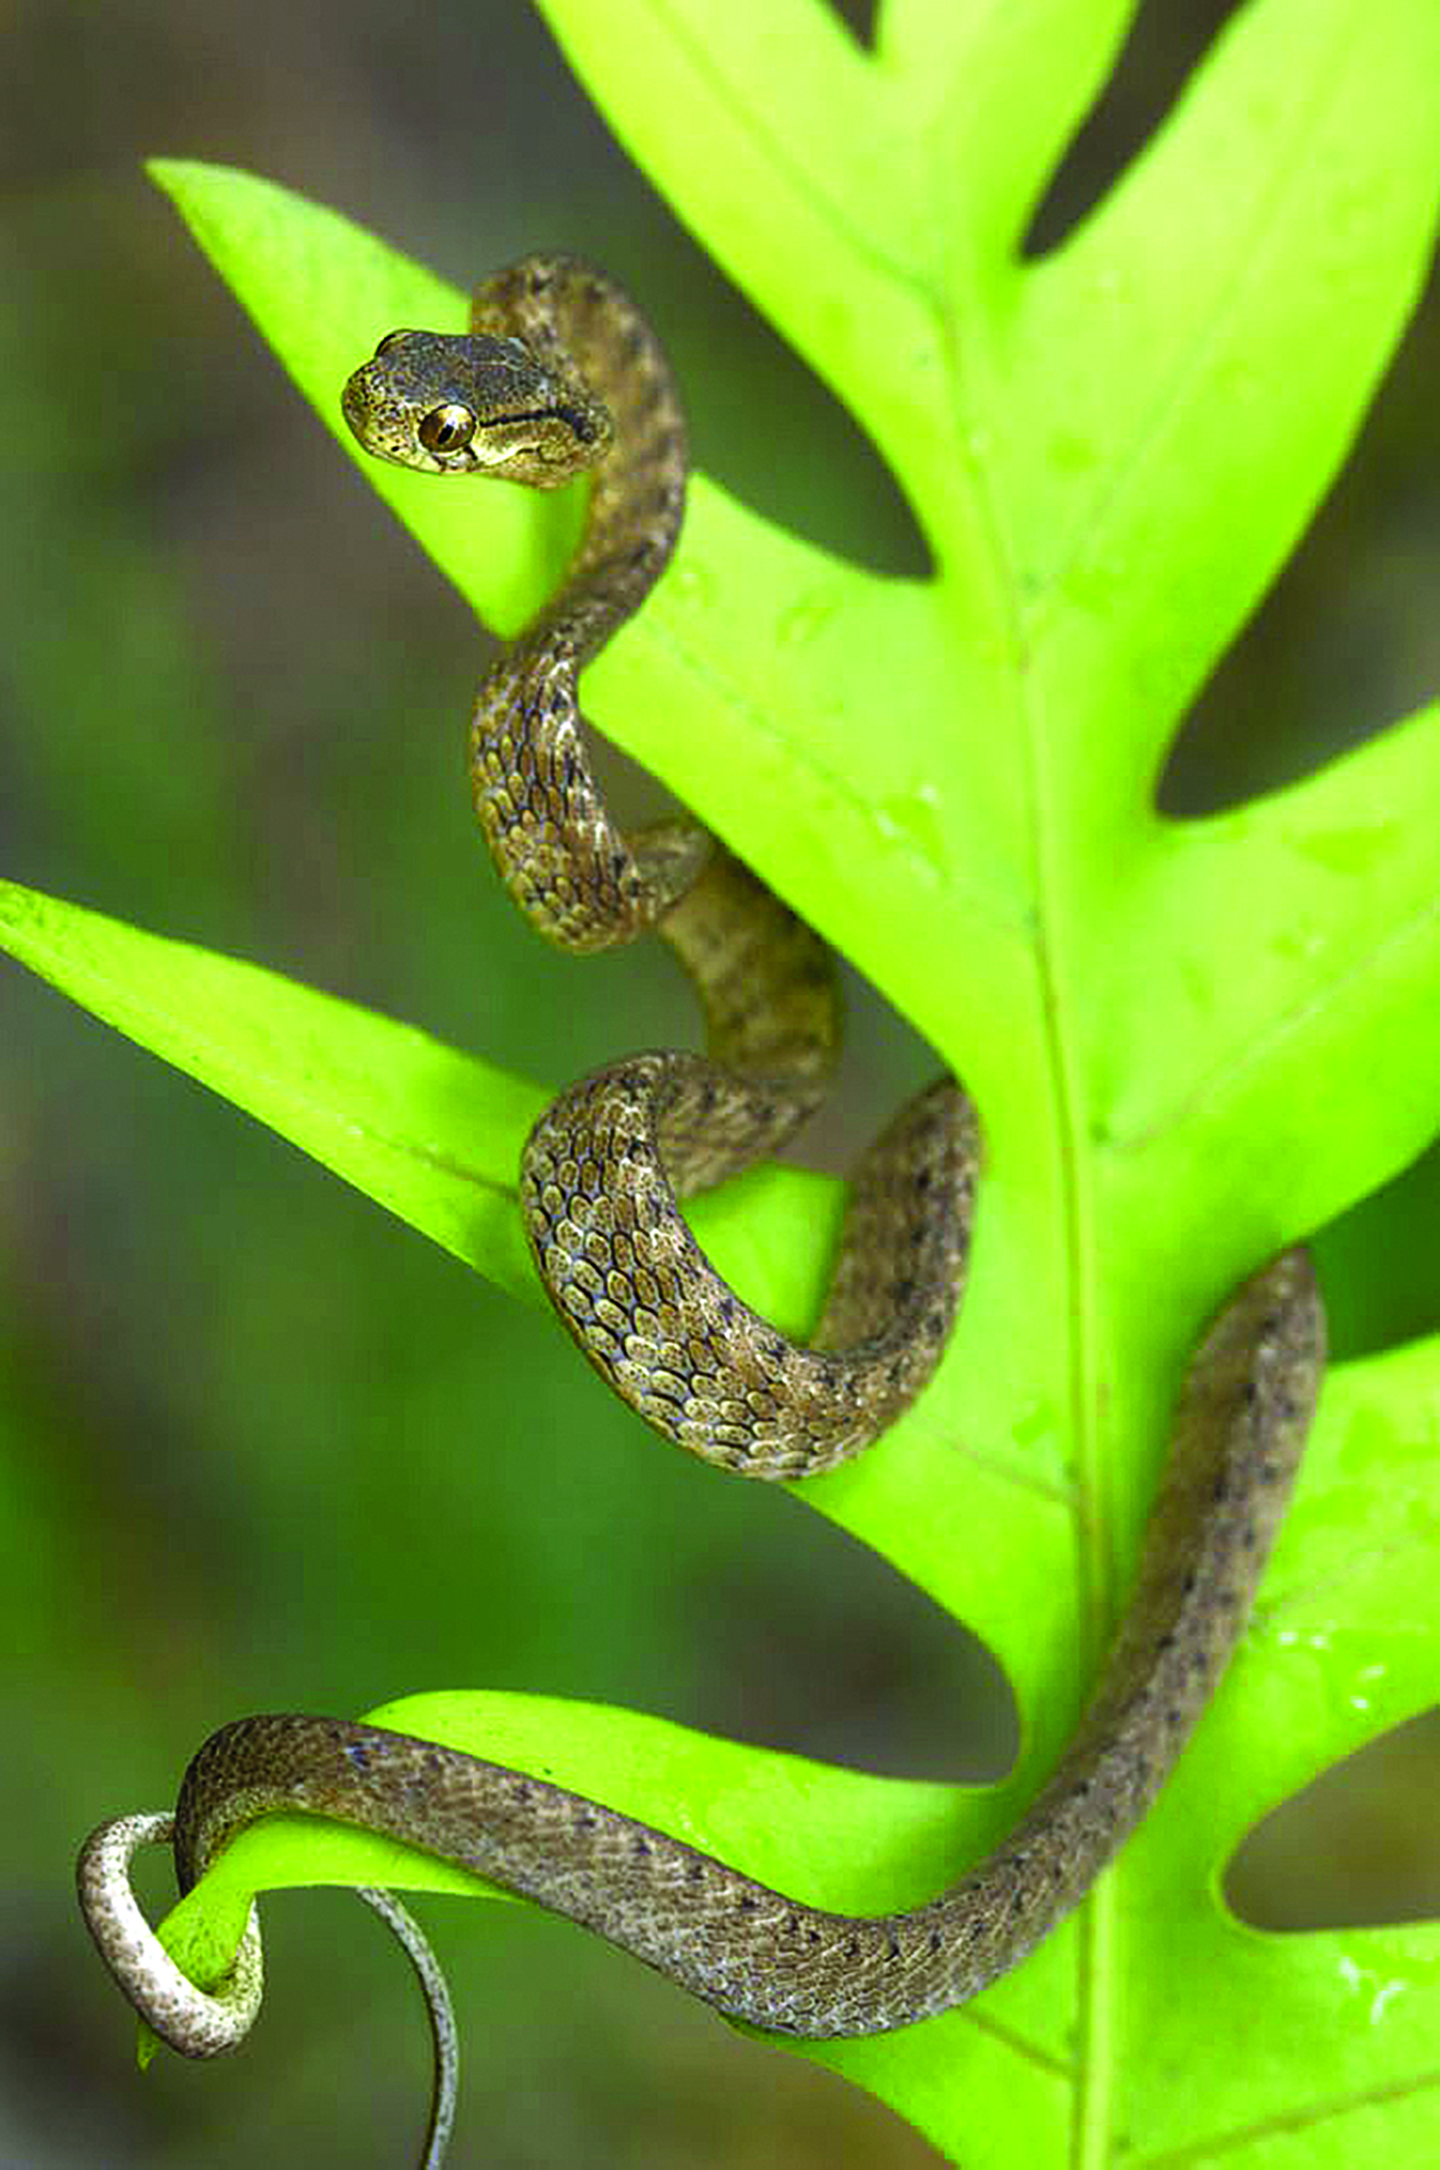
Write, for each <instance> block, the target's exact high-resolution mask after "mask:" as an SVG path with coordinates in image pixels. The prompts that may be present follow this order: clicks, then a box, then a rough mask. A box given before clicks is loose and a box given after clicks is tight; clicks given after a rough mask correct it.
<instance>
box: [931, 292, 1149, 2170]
mask: <svg viewBox="0 0 1440 2170" xmlns="http://www.w3.org/2000/svg"><path fill="white" fill-rule="evenodd" d="M1022 276H1024V274H1022ZM973 298H974V299H975V301H976V304H977V307H978V306H979V302H980V297H978V296H975V297H973ZM932 308H933V309H934V311H935V316H936V321H937V325H938V329H939V332H940V338H941V342H942V351H943V353H944V355H945V357H946V364H947V375H948V378H949V384H950V393H951V397H950V413H951V415H952V417H954V421H955V436H956V441H957V448H959V450H960V457H959V459H958V461H957V478H956V482H957V487H958V488H960V489H962V490H963V489H965V488H966V487H967V486H968V489H969V491H970V494H971V497H972V499H973V514H974V519H973V522H972V528H973V531H974V532H975V533H976V534H978V535H979V536H980V537H981V538H983V541H984V543H985V545H986V554H987V556H988V559H989V570H990V579H989V582H988V586H989V590H990V600H991V601H992V603H993V605H994V606H997V608H998V615H999V616H1000V618H1001V620H1002V623H1003V629H1004V634H1005V644H1004V648H1003V654H1004V655H1005V657H1006V658H1007V662H1006V664H1005V665H1004V666H1002V668H1003V669H1004V670H1005V671H1006V673H1007V674H1008V676H1009V678H1010V680H1011V692H1012V698H1011V715H1012V717H1013V721H1014V723H1015V726H1016V729H1017V733H1018V750H1017V761H1018V781H1019V787H1020V796H1021V803H1022V819H1023V823H1024V828H1025V832H1026V843H1027V848H1028V857H1029V871H1030V887H1031V892H1032V894H1033V896H1034V899H1035V912H1034V921H1033V927H1034V932H1033V950H1034V957H1035V967H1036V977H1037V986H1038V993H1039V998H1040V1006H1041V1019H1042V1034H1041V1036H1042V1041H1043V1044H1044V1046H1045V1048H1046V1049H1047V1050H1048V1055H1049V1060H1048V1062H1047V1064H1046V1080H1045V1082H1046V1087H1047V1091H1048V1097H1049V1100H1050V1103H1051V1110H1052V1120H1053V1127H1054V1135H1055V1137H1056V1140H1057V1144H1058V1151H1057V1154H1056V1169H1057V1181H1058V1184H1059V1189H1060V1209H1061V1215H1062V1219H1063V1224H1064V1232H1063V1244H1064V1250H1065V1256H1066V1260H1067V1268H1068V1270H1067V1274H1066V1279H1067V1281H1068V1284H1069V1288H1070V1291H1071V1296H1072V1301H1071V1302H1070V1303H1069V1304H1068V1305H1067V1306H1066V1315H1065V1318H1064V1319H1063V1320H1060V1321H1057V1322H1056V1331H1057V1332H1060V1333H1065V1335H1066V1352H1067V1356H1066V1374H1067V1382H1068V1384H1067V1400H1068V1403H1069V1410H1070V1434H1071V1440H1072V1445H1073V1462H1074V1468H1075V1483H1074V1501H1073V1505H1072V1508H1071V1512H1072V1518H1073V1524H1074V1530H1075V1553H1076V1570H1077V1584H1078V1587H1077V1591H1076V1610H1077V1614H1078V1618H1079V1625H1080V1629H1081V1637H1082V1642H1083V1644H1084V1646H1085V1648H1086V1650H1087V1652H1088V1654H1089V1657H1090V1660H1091V1666H1092V1670H1093V1666H1094V1665H1095V1664H1096V1663H1098V1660H1099V1657H1100V1653H1101V1650H1102V1648H1103V1641H1104V1635H1105V1631H1106V1628H1107V1626H1108V1623H1109V1620H1110V1618H1111V1614H1112V1611H1113V1606H1114V1601H1115V1590H1116V1580H1117V1572H1116V1560H1115V1555H1114V1550H1113V1547H1112V1546H1111V1545H1110V1543H1109V1542H1108V1541H1107V1536H1108V1517H1106V1516H1105V1515H1104V1514H1103V1513H1102V1512H1101V1511H1100V1510H1101V1509H1102V1506H1103V1494H1102V1490H1101V1467H1100V1453H1099V1444H1100V1443H1099V1436H1098V1426H1097V1424H1096V1422H1095V1416H1096V1412H1097V1411H1098V1408H1099V1397H1098V1387H1097V1342H1096V1336H1097V1330H1098V1329H1097V1306H1096V1292H1095V1286H1094V1278H1093V1275H1092V1274H1091V1272H1090V1270H1089V1267H1090V1261H1091V1260H1092V1259H1093V1257H1094V1243H1093V1226H1094V1198H1093V1184H1092V1182H1091V1181H1090V1179H1089V1169H1088V1164H1087V1160H1086V1156H1085V1152H1084V1149H1083V1139H1084V1135H1085V1133H1084V1128H1083V1122H1082V1113H1081V1103H1082V1089H1081V1081H1080V1071H1079V1065H1078V1061H1077V1058H1076V1050H1077V1048H1078V1046H1079V1035H1078V1033H1077V1031H1076V1029H1075V1026H1074V1024H1073V1021H1072V1020H1073V1010H1072V1006H1071V1003H1070V1001H1069V997H1068V987H1069V984H1070V980H1071V977H1072V974H1071V971H1070V959H1069V954H1068V952H1067V947H1066V944H1065V941H1064V939H1063V934H1064V929H1065V926H1066V923H1067V920H1066V914H1065V912H1064V910H1063V909H1060V908H1059V905H1060V894H1061V884H1060V881H1059V876H1058V870H1057V866H1056V855H1055V854H1056V839H1057V837H1058V836H1059V834H1060V825H1059V823H1058V821H1057V818H1056V817H1057V808H1056V803H1055V796H1054V792H1053V789H1052V786H1053V781H1054V779H1053V775H1052V771H1051V768H1050V764H1049V763H1048V761H1047V758H1046V755H1047V748H1046V740H1045V732H1044V728H1043V717H1042V714H1041V713H1040V712H1039V711H1038V710H1037V690H1036V688H1037V674H1036V670H1035V667H1034V659H1033V650H1032V648H1031V646H1030V644H1029V643H1027V641H1026V640H1025V637H1024V611H1023V604H1022V593H1023V591H1022V583H1021V580H1020V578H1019V574H1018V568H1017V566H1016V564H1015V561H1014V558H1013V556H1012V554H1011V552H1010V551H1009V549H1008V548H1007V546H1006V541H1005V537H1006V535H1007V533H1008V532H1009V531H1008V529H1007V527H1006V525H1005V523H1004V522H1003V521H1002V519H1001V517H1000V510H999V506H998V504H997V501H996V495H995V476H994V470H993V467H992V466H989V465H987V464H986V462H985V460H984V459H983V457H982V456H981V455H980V454H978V453H977V452H975V451H974V450H973V449H971V450H967V449H965V448H966V447H967V444H968V445H970V446H973V443H974V440H973V438H972V439H969V440H967V438H966V436H965V434H964V432H963V430H962V428H961V426H960V418H961V417H962V416H969V417H971V418H972V419H974V420H978V419H979V416H978V407H979V403H978V401H976V400H974V398H973V394H972V393H971V388H970V385H969V383H968V381H967V374H966V370H965V367H964V361H963V355H964V347H963V342H962V341H961V339H960V338H959V336H958V326H957V325H956V323H955V320H954V317H953V314H952V313H951V312H950V311H949V310H947V309H946V308H944V307H943V306H942V305H940V304H939V302H938V300H937V299H936V298H935V297H932ZM986 441H987V442H989V441H993V438H992V439H987V440H986ZM1078 1929H1079V1935H1078V1937H1077V1940H1076V1953H1077V1960H1076V1986H1075V1994H1076V2022H1075V2041H1076V2056H1075V2065H1074V2087H1073V2097H1072V2111H1071V2127H1070V2158H1071V2163H1072V2166H1073V2170H1101V2166H1102V2165H1103V2163H1104V2162H1105V2161H1106V2160H1107V2159H1108V2156H1109V2152H1110V2150H1109V2135H1110V2125H1111V2103H1112V2100H1113V2093H1114V2085H1115V2028H1114V2024H1113V2014H1112V2012H1111V2009H1110V2005H1109V2001H1108V1999H1105V1998H1104V1997H1102V1996H1101V1995H1100V1994H1099V1988H1098V1985H1099V1984H1100V1983H1101V1982H1102V1981H1104V1982H1107V1983H1108V1982H1109V1981H1110V1980H1111V1979H1113V1975H1114V1968H1113V1966H1112V1964H1111V1963H1110V1954H1111V1952H1112V1949H1113V1944H1114V1938H1115V1901H1114V1897H1113V1884H1112V1881H1111V1879H1110V1878H1108V1877H1102V1878H1101V1879H1100V1881H1099V1883H1098V1884H1096V1885H1095V1886H1094V1887H1093V1888H1092V1890H1091V1892H1090V1893H1089V1894H1088V1896H1087V1898H1086V1899H1085V1901H1084V1902H1083V1904H1082V1906H1081V1908H1080V1911H1079V1919H1078Z"/></svg>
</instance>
